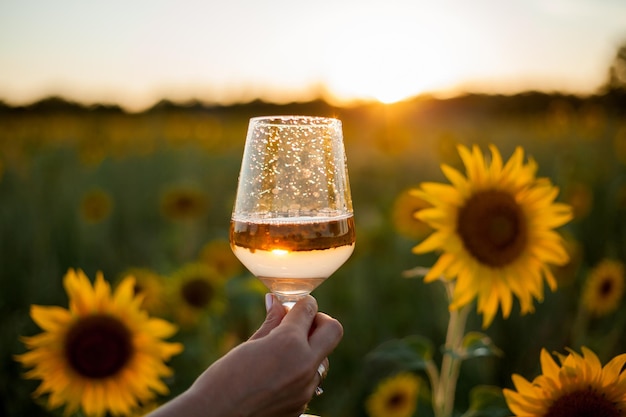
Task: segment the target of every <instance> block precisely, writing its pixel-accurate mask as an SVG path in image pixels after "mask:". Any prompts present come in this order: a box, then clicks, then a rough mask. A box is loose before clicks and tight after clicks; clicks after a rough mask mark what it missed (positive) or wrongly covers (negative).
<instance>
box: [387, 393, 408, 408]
mask: <svg viewBox="0 0 626 417" xmlns="http://www.w3.org/2000/svg"><path fill="white" fill-rule="evenodd" d="M405 403H406V396H405V395H402V394H394V395H392V396H391V397H389V399H388V400H387V405H388V406H389V409H391V410H395V409H397V408H400V407H403V406H404V404H405Z"/></svg>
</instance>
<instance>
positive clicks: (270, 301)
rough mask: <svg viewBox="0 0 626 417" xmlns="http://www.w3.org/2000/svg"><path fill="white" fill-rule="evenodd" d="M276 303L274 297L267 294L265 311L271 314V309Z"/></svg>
mask: <svg viewBox="0 0 626 417" xmlns="http://www.w3.org/2000/svg"><path fill="white" fill-rule="evenodd" d="M273 303H274V297H272V294H271V293H269V292H268V293H267V294H265V311H267V312H268V313H269V311H270V308H272V304H273Z"/></svg>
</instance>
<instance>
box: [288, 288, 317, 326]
mask: <svg viewBox="0 0 626 417" xmlns="http://www.w3.org/2000/svg"><path fill="white" fill-rule="evenodd" d="M316 313H317V300H315V298H313V297H312V296H310V295H307V296H305V297H303V298H301V299H300V300H298V302H297V303H296V304H294V306H293V307H292V308H291V310H289V312H288V313H287V315H286V316H285V318H284V319H283V325H288V326H293V327H294V328H296V329H298V331H299V332H301V333H302V334H304V335H308V333H309V330H310V329H311V326H312V325H313V321H314V320H315V315H316Z"/></svg>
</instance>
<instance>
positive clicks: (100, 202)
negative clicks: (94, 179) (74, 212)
mask: <svg viewBox="0 0 626 417" xmlns="http://www.w3.org/2000/svg"><path fill="white" fill-rule="evenodd" d="M112 210H113V199H112V198H111V196H110V195H109V193H107V192H106V191H104V190H102V189H100V188H94V189H92V190H89V191H87V192H86V193H85V195H84V196H83V198H82V199H81V201H80V215H81V217H82V219H83V220H84V221H85V222H86V223H92V224H95V223H100V222H101V221H103V220H104V219H106V218H107V217H109V215H110V214H111V211H112Z"/></svg>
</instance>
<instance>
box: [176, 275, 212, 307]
mask: <svg viewBox="0 0 626 417" xmlns="http://www.w3.org/2000/svg"><path fill="white" fill-rule="evenodd" d="M182 295H183V298H184V300H185V301H186V302H187V303H188V304H189V305H191V306H192V307H196V308H202V307H206V306H207V305H208V304H209V302H210V301H211V299H212V298H213V286H212V285H211V284H210V283H208V282H207V281H205V280H202V279H192V280H189V281H188V282H187V283H185V285H183V288H182Z"/></svg>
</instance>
